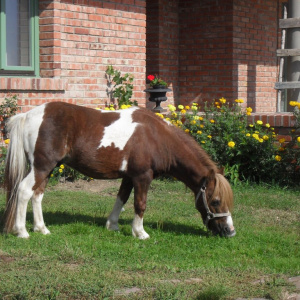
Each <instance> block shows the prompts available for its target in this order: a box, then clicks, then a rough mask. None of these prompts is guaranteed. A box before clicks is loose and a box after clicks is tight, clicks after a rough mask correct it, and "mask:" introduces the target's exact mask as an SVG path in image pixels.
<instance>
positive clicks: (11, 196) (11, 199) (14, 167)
mask: <svg viewBox="0 0 300 300" xmlns="http://www.w3.org/2000/svg"><path fill="white" fill-rule="evenodd" d="M25 118H26V115H25V114H24V113H22V114H18V115H16V116H13V117H12V118H10V120H9V121H8V123H7V131H8V132H9V134H10V135H9V137H10V142H9V146H8V150H7V155H6V161H5V173H4V189H5V191H6V207H5V211H4V216H3V225H4V232H6V233H9V232H12V230H13V226H14V223H15V215H16V208H17V201H18V187H19V184H20V182H21V181H22V180H23V178H24V177H25V175H26V170H27V159H26V154H25V150H24V137H23V136H24V123H25Z"/></svg>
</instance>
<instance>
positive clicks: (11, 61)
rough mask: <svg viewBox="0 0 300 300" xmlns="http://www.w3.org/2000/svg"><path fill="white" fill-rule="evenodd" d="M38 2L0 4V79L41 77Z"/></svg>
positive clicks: (16, 0) (2, 0)
mask: <svg viewBox="0 0 300 300" xmlns="http://www.w3.org/2000/svg"><path fill="white" fill-rule="evenodd" d="M38 44H39V30H38V14H37V0H0V76H4V75H5V76H7V75H9V76H18V75H23V76H24V75H28V76H38V75H39V45H38Z"/></svg>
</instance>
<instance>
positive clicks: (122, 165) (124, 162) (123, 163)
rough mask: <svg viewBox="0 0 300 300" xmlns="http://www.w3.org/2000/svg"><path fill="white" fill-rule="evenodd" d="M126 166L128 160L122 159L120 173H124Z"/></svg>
mask: <svg viewBox="0 0 300 300" xmlns="http://www.w3.org/2000/svg"><path fill="white" fill-rule="evenodd" d="M127 165H128V160H127V159H123V161H122V164H121V168H120V171H121V172H125V171H126V170H127Z"/></svg>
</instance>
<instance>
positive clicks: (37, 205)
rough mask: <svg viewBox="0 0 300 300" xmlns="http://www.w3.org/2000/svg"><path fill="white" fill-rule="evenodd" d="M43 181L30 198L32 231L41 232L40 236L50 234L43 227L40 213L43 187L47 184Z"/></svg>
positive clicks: (43, 223) (41, 212)
mask: <svg viewBox="0 0 300 300" xmlns="http://www.w3.org/2000/svg"><path fill="white" fill-rule="evenodd" d="M47 181H48V180H47V179H45V180H44V181H43V182H42V184H41V185H40V186H39V187H38V188H37V189H36V190H35V191H34V193H33V196H32V199H31V201H32V210H33V231H35V232H41V233H42V234H50V231H49V230H48V228H47V227H46V226H45V222H44V218H43V211H42V200H43V196H44V191H45V187H46V184H47Z"/></svg>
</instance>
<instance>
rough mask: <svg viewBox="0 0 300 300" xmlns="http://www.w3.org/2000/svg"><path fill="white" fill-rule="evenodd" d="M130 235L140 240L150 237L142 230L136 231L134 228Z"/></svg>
mask: <svg viewBox="0 0 300 300" xmlns="http://www.w3.org/2000/svg"><path fill="white" fill-rule="evenodd" d="M132 235H133V236H134V237H136V238H138V239H140V240H146V239H149V238H150V235H149V234H148V233H147V232H146V231H144V230H143V231H140V232H137V231H135V230H134V229H132Z"/></svg>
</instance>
